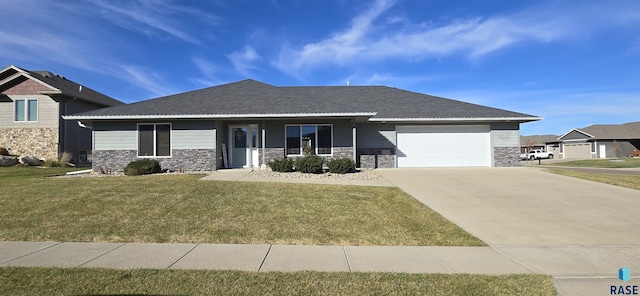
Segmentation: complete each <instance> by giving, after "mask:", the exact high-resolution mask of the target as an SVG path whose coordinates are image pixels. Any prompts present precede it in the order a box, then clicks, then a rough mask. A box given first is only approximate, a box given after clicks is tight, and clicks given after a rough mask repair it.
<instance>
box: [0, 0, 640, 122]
mask: <svg viewBox="0 0 640 296" xmlns="http://www.w3.org/2000/svg"><path fill="white" fill-rule="evenodd" d="M0 11H2V15H3V16H2V18H0V67H5V66H8V65H10V64H13V65H16V66H19V67H23V68H26V69H30V70H49V71H52V72H55V73H58V74H60V75H63V76H65V77H67V78H69V79H71V80H74V81H76V82H79V83H81V84H84V85H86V86H88V87H91V88H93V89H95V90H97V91H100V92H103V93H105V94H107V95H110V96H112V97H114V98H117V99H119V100H121V101H123V102H127V103H129V102H136V101H140V100H144V99H149V98H154V97H159V96H163V95H169V94H173V93H178V92H183V91H189V90H194V89H200V88H204V87H209V86H214V85H218V84H223V83H229V82H234V81H238V80H243V79H247V78H252V79H255V80H259V81H263V82H266V83H269V84H273V85H278V86H295V85H345V84H346V83H347V81H349V82H350V83H351V85H387V86H393V87H398V88H403V89H407V90H411V91H416V92H421V93H426V94H431V95H437V96H443V97H447V98H452V99H457V100H462V101H467V102H472V103H477V104H482V105H487V106H492V107H496V108H503V109H508V110H512V111H518V112H523V113H527V114H532V115H537V116H542V117H544V118H545V119H544V120H542V121H539V122H533V123H527V124H523V125H522V126H521V130H522V134H523V135H530V134H547V133H555V134H562V133H564V132H567V131H569V130H570V129H571V128H574V127H585V126H588V125H590V124H595V123H624V122H631V121H640V34H639V32H640V1H635V0H629V1H618V0H612V1H599V0H594V1H591V0H582V1H565V0H559V1H558V0H557V1H512V0H505V1H499V0H483V1H480V0H469V1H440V0H438V1H436V0H433V1H417V0H416V1H409V0H395V1H393V0H377V1H348V0H323V1H320V0H318V1H311V0H292V1H284V0H272V1H248V0H246V1H242V0H235V1H224V0H212V1H195V0H175V1H171V0H85V1H73V0H68V1H67V0H57V1H55V0H2V1H0Z"/></svg>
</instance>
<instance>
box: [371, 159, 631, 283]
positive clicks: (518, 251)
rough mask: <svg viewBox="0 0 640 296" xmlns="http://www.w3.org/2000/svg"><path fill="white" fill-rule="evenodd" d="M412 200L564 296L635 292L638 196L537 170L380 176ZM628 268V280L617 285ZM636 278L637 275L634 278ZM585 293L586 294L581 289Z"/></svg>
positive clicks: (388, 173)
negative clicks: (546, 278)
mask: <svg viewBox="0 0 640 296" xmlns="http://www.w3.org/2000/svg"><path fill="white" fill-rule="evenodd" d="M377 173H379V174H380V175H382V176H384V177H385V178H387V180H389V181H390V182H391V183H393V184H395V185H396V186H398V187H400V188H401V189H402V190H404V191H405V192H407V193H409V194H410V195H412V196H413V197H414V198H416V199H417V200H419V201H420V202H422V203H423V204H425V205H427V206H428V207H430V208H432V209H433V210H435V211H437V212H438V213H440V214H441V215H442V216H444V217H445V218H447V219H449V220H450V221H452V222H454V223H456V224H457V225H458V226H460V227H462V228H463V229H465V230H466V231H468V232H469V233H471V234H473V235H475V236H476V237H478V238H480V239H481V240H483V241H484V242H486V243H488V244H489V245H490V246H491V247H492V248H493V249H495V250H496V251H498V252H500V253H502V254H504V255H505V256H507V257H510V258H512V259H513V260H515V261H517V262H519V263H521V264H523V265H525V266H527V267H529V268H531V269H532V270H534V271H536V272H539V273H543V274H550V275H552V276H554V283H555V284H556V288H558V291H559V292H560V293H561V294H566V295H573V294H576V295H578V294H581V293H584V292H588V293H587V295H609V290H608V289H609V287H610V285H623V284H624V285H629V284H630V285H640V277H638V276H635V274H634V273H633V271H634V270H635V271H640V214H639V213H638V211H639V210H640V191H638V190H633V189H628V188H623V187H619V186H613V185H607V184H601V183H597V182H592V181H586V180H581V179H576V178H571V177H566V176H560V175H555V174H552V173H548V172H545V171H543V170H542V169H536V168H424V169H417V168H416V169H379V170H377ZM623 266H628V267H629V268H630V269H631V270H632V277H631V281H630V282H627V283H623V282H622V281H619V280H618V279H617V275H618V269H619V268H621V267H623ZM636 274H637V273H636ZM585 287H588V288H585Z"/></svg>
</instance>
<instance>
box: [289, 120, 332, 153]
mask: <svg viewBox="0 0 640 296" xmlns="http://www.w3.org/2000/svg"><path fill="white" fill-rule="evenodd" d="M285 134H286V137H287V139H286V143H285V150H286V153H287V155H307V154H316V155H330V154H331V147H332V146H333V127H332V126H331V125H330V124H313V125H312V124H296V125H286V126H285Z"/></svg>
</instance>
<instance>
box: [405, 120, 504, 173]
mask: <svg viewBox="0 0 640 296" xmlns="http://www.w3.org/2000/svg"><path fill="white" fill-rule="evenodd" d="M397 147H398V151H397V157H398V167H451V166H490V165H491V157H490V153H489V152H490V151H489V150H490V136H489V127H488V126H435V127H434V126H398V127H397Z"/></svg>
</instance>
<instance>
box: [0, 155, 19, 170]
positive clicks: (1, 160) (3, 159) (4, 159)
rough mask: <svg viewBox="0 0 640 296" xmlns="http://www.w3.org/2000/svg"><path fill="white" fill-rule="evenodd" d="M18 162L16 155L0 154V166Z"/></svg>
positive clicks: (12, 164)
mask: <svg viewBox="0 0 640 296" xmlns="http://www.w3.org/2000/svg"><path fill="white" fill-rule="evenodd" d="M16 164H18V157H15V156H5V155H0V167H9V166H14V165H16Z"/></svg>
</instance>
